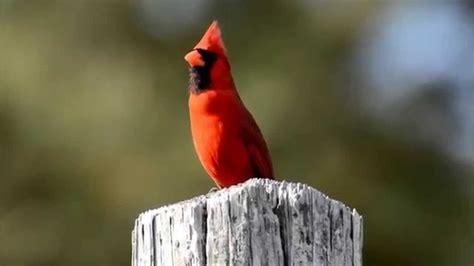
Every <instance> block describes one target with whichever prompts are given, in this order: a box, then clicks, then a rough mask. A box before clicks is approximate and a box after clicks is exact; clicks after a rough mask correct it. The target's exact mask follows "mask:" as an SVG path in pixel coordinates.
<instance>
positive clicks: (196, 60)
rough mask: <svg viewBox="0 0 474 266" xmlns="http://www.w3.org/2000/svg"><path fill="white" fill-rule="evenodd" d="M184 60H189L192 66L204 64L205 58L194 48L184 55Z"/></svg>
mask: <svg viewBox="0 0 474 266" xmlns="http://www.w3.org/2000/svg"><path fill="white" fill-rule="evenodd" d="M184 60H186V62H188V64H189V65H190V66H191V67H197V66H204V64H205V63H204V60H203V59H202V56H201V55H200V54H199V52H198V51H196V50H192V51H191V52H189V53H187V54H186V55H185V56H184Z"/></svg>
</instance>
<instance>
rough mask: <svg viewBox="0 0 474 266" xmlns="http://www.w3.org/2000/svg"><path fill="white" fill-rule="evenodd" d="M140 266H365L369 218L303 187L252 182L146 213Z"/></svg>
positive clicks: (137, 247)
mask: <svg viewBox="0 0 474 266" xmlns="http://www.w3.org/2000/svg"><path fill="white" fill-rule="evenodd" d="M132 265H133V266H149V265H150V266H151V265H153V266H155V265H163V266H171V265H270V266H273V265H335V266H340V265H351V266H353V265H354V266H358V265H362V217H361V216H360V215H359V214H358V213H357V211H356V210H351V209H349V208H347V207H346V206H344V204H342V203H340V202H338V201H335V200H332V199H330V198H328V197H327V196H325V195H324V194H322V193H321V192H319V191H317V190H315V189H313V188H311V187H309V186H307V185H303V184H298V183H288V182H277V181H272V180H266V179H252V180H249V181H247V182H245V183H243V184H241V185H238V186H234V187H231V188H228V189H223V190H220V191H218V192H215V193H210V194H208V195H206V196H199V197H196V198H194V199H191V200H188V201H184V202H180V203H177V204H173V205H170V206H164V207H161V208H158V209H154V210H150V211H147V212H144V213H142V214H140V216H139V217H138V219H137V220H136V221H135V228H134V229H133V232H132Z"/></svg>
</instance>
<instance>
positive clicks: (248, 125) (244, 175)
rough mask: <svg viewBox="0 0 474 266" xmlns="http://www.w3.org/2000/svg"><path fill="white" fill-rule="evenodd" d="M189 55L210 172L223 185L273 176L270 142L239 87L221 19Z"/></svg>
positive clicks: (195, 128)
mask: <svg viewBox="0 0 474 266" xmlns="http://www.w3.org/2000/svg"><path fill="white" fill-rule="evenodd" d="M184 59H185V60H186V61H187V62H188V63H189V65H190V68H189V69H190V80H189V91H190V95H189V113H190V119H191V131H192V136H193V141H194V147H195V149H196V152H197V155H198V157H199V160H200V161H201V163H202V165H203V167H204V169H205V170H206V172H207V173H208V174H209V175H210V176H211V178H212V179H213V180H214V182H215V183H216V184H217V186H218V187H220V188H222V187H229V186H232V185H235V184H238V183H241V182H244V181H246V180H248V179H250V178H252V177H262V178H270V179H273V169H272V162H271V159H270V154H269V152H268V149H267V145H266V143H265V140H264V139H263V136H262V133H261V132H260V129H259V128H258V126H257V123H256V122H255V120H254V118H253V117H252V115H251V114H250V112H249V111H248V110H247V108H245V105H244V104H243V102H242V100H241V99H240V96H239V94H238V92H237V89H236V88H235V84H234V81H233V79H232V74H231V71H230V64H229V60H228V59H227V52H226V49H225V47H224V42H223V41H222V38H221V32H220V29H219V25H218V23H217V21H214V22H213V23H212V24H211V26H210V27H209V29H208V30H207V31H206V33H205V34H204V36H203V37H202V39H201V41H199V43H198V44H197V45H196V46H195V47H194V49H193V50H192V51H191V52H189V53H188V54H187V55H186V56H185V57H184Z"/></svg>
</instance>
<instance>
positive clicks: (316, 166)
mask: <svg viewBox="0 0 474 266" xmlns="http://www.w3.org/2000/svg"><path fill="white" fill-rule="evenodd" d="M434 2H437V3H434ZM213 19H219V21H220V23H221V27H222V30H223V36H224V40H225V43H226V46H227V48H228V50H229V57H230V60H231V62H232V66H233V73H234V78H235V81H236V83H237V86H238V88H239V90H240V93H241V96H242V98H243V99H244V101H245V102H246V104H247V106H248V108H249V109H250V110H251V111H252V112H253V114H254V116H255V117H256V119H257V121H258V123H259V124H260V127H261V128H262V131H263V132H264V134H265V136H266V139H267V142H268V145H269V148H270V150H271V154H272V156H273V161H274V166H275V170H276V174H277V177H278V179H280V180H283V179H285V180H289V181H298V182H304V183H307V184H310V185H311V186H314V187H316V188H318V189H319V190H321V191H323V192H324V193H326V194H328V195H330V196H331V197H333V198H335V199H338V200H341V201H343V202H345V203H346V204H348V205H349V206H351V207H355V208H357V209H358V210H359V212H360V213H362V214H363V215H364V219H365V225H364V227H365V244H364V264H365V265H472V264H473V263H474V255H473V254H474V232H473V224H474V213H473V211H474V210H473V209H474V208H473V203H474V167H473V166H474V52H473V51H474V5H472V2H471V1H432V2H431V3H429V2H428V1H399V2H396V1H393V2H392V3H389V2H382V1H360V2H356V1H333V2H329V1H327V2H326V1H312V0H295V1H286V0H285V1H284V0H279V1H250V0H225V1H222V0H214V1H211V0H193V1H191V0H190V1H186V0H179V1H178V0H166V1H164V0H133V1H132V0H130V1H119V0H115V1H113V0H109V1H105V0H103V1H92V0H90V1H88V0H84V1H67V0H58V1H53V0H49V1H46V0H38V1H26V0H0V178H1V179H0V182H1V183H0V239H1V242H0V265H13V266H16V265H66V266H67V265H129V264H130V233H131V229H132V227H133V222H134V219H135V218H136V216H137V215H138V214H139V213H140V212H142V211H144V210H146V209H149V208H153V207H158V206H161V205H163V204H168V203H173V202H177V201H180V200H184V199H188V198H191V197H193V196H196V195H199V194H204V193H207V191H208V190H209V188H210V187H211V186H212V185H213V184H212V183H211V181H210V180H209V179H208V178H207V176H206V174H205V173H204V171H203V170H202V168H201V166H200V164H199V162H198V160H197V157H196V155H195V154H194V150H193V147H192V142H191V137H190V129H189V124H188V110H187V97H188V92H187V80H188V76H187V75H188V74H187V66H186V64H185V62H184V60H183V56H184V54H185V53H186V52H187V51H189V50H190V49H191V48H192V47H193V46H194V44H195V43H196V42H197V41H198V40H199V38H200V37H201V35H202V34H203V32H204V31H205V29H206V28H207V27H208V25H209V24H210V22H211V21H212V20H213Z"/></svg>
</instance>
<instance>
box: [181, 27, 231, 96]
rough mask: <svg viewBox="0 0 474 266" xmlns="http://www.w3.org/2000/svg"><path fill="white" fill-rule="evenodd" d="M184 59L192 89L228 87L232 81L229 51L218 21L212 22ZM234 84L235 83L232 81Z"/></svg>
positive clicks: (194, 91) (198, 91) (194, 90)
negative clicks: (228, 58)
mask: <svg viewBox="0 0 474 266" xmlns="http://www.w3.org/2000/svg"><path fill="white" fill-rule="evenodd" d="M184 60H186V62H188V64H189V66H190V68H189V73H190V84H189V86H190V90H191V92H193V93H200V92H203V91H205V90H209V89H226V88H227V87H229V86H226V83H228V82H231V83H232V76H231V74H230V64H229V62H228V60H227V51H226V49H225V46H224V42H223V41H222V38H221V30H220V28H219V24H218V22H217V21H214V22H212V24H211V26H209V28H208V29H207V31H206V33H204V36H203V37H202V38H201V40H200V41H199V42H198V44H196V46H195V47H194V48H193V50H192V51H191V52H189V53H188V54H186V56H185V57H184ZM232 84H233V83H232Z"/></svg>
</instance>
